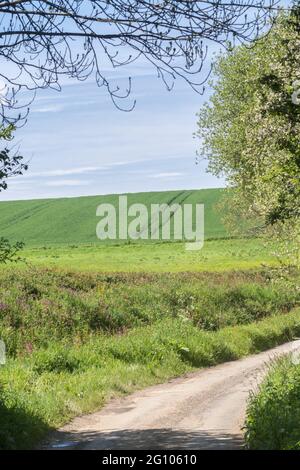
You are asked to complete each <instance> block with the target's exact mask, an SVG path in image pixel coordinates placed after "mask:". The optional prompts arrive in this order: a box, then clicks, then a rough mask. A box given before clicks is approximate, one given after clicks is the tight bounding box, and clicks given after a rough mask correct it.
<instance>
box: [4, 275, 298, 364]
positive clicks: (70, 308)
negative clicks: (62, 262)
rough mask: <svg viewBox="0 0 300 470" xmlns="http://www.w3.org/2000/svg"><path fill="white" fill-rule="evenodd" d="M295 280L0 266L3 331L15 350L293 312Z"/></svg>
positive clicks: (228, 323) (216, 325)
mask: <svg viewBox="0 0 300 470" xmlns="http://www.w3.org/2000/svg"><path fill="white" fill-rule="evenodd" d="M295 284H296V278H295V280H294V282H290V284H289V285H287V284H286V283H285V282H277V283H272V281H270V279H269V277H268V276H267V275H264V274H263V273H255V272H252V273H251V272H248V273H247V272H245V273H235V274H232V273H228V274H202V275H201V274H193V273H186V274H181V275H179V274H177V275H176V274H161V275H154V274H153V275H149V274H148V275H147V274H140V275H138V274H136V275H134V274H131V275H129V274H115V275H112V274H107V275H87V274H75V273H63V272H60V271H52V270H49V269H29V270H27V271H16V270H11V271H5V272H1V273H0V337H1V338H2V339H3V340H4V341H5V343H6V345H7V350H8V353H9V354H10V355H18V354H24V353H25V354H26V351H32V350H35V349H37V348H40V347H43V348H45V347H47V346H48V345H49V344H51V343H52V342H53V341H63V342H64V343H67V342H69V343H73V344H77V343H83V342H84V341H85V340H87V339H88V338H89V337H90V336H91V335H94V334H99V333H106V334H110V335H111V334H116V333H118V334H120V333H124V332H126V331H128V330H130V329H131V328H134V327H138V326H146V325H150V324H152V323H154V322H156V321H159V320H162V319H166V318H172V319H177V318H179V319H183V320H186V321H190V322H191V323H192V324H193V325H195V326H197V327H198V328H200V329H202V330H205V331H216V330H218V329H220V328H224V327H226V326H232V325H238V324H247V323H251V322H253V321H257V320H260V319H262V318H265V317H266V316H268V315H275V314H281V313H286V312H289V311H290V310H291V309H292V308H293V307H294V306H296V305H297V303H299V302H300V291H299V290H297V288H296V285H295Z"/></svg>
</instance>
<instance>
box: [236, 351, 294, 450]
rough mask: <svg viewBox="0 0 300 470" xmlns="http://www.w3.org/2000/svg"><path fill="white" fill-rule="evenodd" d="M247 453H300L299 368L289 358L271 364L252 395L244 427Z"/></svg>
mask: <svg viewBox="0 0 300 470" xmlns="http://www.w3.org/2000/svg"><path fill="white" fill-rule="evenodd" d="M245 430H246V435H245V437H246V442H247V445H248V447H249V448H250V449H262V450H264V449H265V450H299V449H300V365H299V357H298V358H297V361H296V363H295V362H294V361H293V358H292V357H287V358H283V359H280V360H279V361H277V362H276V363H274V364H273V365H272V367H271V369H270V371H269V373H268V375H267V377H266V379H265V380H264V382H263V383H262V385H261V386H260V387H259V390H258V392H257V394H256V395H252V396H251V399H250V402H249V406H248V409H247V418H246V423H245Z"/></svg>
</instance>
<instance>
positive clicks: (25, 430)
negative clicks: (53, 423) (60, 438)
mask: <svg viewBox="0 0 300 470" xmlns="http://www.w3.org/2000/svg"><path fill="white" fill-rule="evenodd" d="M0 423H1V426H0V450H16V449H29V448H31V447H32V446H33V445H34V444H35V443H36V442H37V441H38V440H40V439H41V438H42V437H43V436H45V435H47V434H49V432H50V431H51V430H52V428H50V427H49V426H48V425H47V423H45V421H44V420H43V419H41V418H40V417H38V416H36V415H35V414H34V413H31V412H29V411H27V410H24V409H22V408H20V407H16V406H14V407H11V408H9V407H6V406H5V405H4V404H3V403H1V401H0Z"/></svg>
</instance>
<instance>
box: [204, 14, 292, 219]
mask: <svg viewBox="0 0 300 470" xmlns="http://www.w3.org/2000/svg"><path fill="white" fill-rule="evenodd" d="M299 15H300V12H299V7H298V6H297V5H296V6H295V7H294V10H293V12H292V13H290V14H280V15H279V16H278V18H277V20H276V23H275V25H274V26H273V28H272V30H271V31H270V33H269V34H268V35H267V36H266V37H264V38H262V39H261V40H260V41H258V42H257V44H256V45H255V47H253V48H247V47H245V46H240V47H237V48H234V49H233V50H232V51H231V52H230V53H228V54H226V55H221V56H220V57H219V58H218V60H217V63H216V66H215V68H214V74H215V78H214V81H213V84H212V85H213V89H214V92H213V94H212V96H211V99H210V101H209V102H208V103H207V104H206V105H205V106H204V107H203V108H202V109H201V111H200V113H199V121H198V131H197V134H198V136H199V138H200V139H201V149H200V152H199V154H200V155H203V156H205V157H206V158H207V159H208V162H209V169H210V170H211V171H212V172H213V173H214V174H216V175H225V176H226V178H227V181H228V184H229V186H231V187H233V188H234V189H235V203H236V205H239V206H241V205H243V206H244V208H245V209H246V210H247V215H248V216H249V215H252V216H254V217H255V218H256V220H257V218H260V220H262V224H263V225H264V226H271V225H273V226H275V225H278V226H279V225H280V226H281V227H282V226H283V225H282V224H285V226H287V224H292V225H293V226H297V227H298V228H299V222H300V106H299V104H297V100H295V99H293V97H294V98H295V97H297V89H295V86H297V79H298V80H299V78H300V26H299V25H300V16H299ZM298 88H300V86H298Z"/></svg>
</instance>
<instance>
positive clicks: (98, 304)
mask: <svg viewBox="0 0 300 470" xmlns="http://www.w3.org/2000/svg"><path fill="white" fill-rule="evenodd" d="M221 193H222V191H220V190H203V191H200V192H199V194H195V192H193V191H192V192H189V191H186V192H168V193H163V194H162V193H151V195H145V194H143V197H144V200H145V202H147V201H148V202H147V203H149V204H150V202H153V200H154V199H155V198H157V199H156V201H158V202H161V197H162V195H163V196H164V197H165V201H168V202H172V201H174V200H177V201H180V200H181V201H187V200H191V198H194V200H197V201H198V202H199V199H201V200H202V202H203V201H204V199H205V198H206V199H205V201H206V212H205V214H206V216H205V217H206V240H205V244H204V248H203V249H202V250H200V251H193V252H188V251H186V250H185V246H184V243H183V242H161V241H156V242H151V243H144V242H135V243H132V242H130V243H128V242H125V241H120V240H116V241H114V243H112V242H109V243H99V242H97V241H96V242H95V226H96V222H97V220H96V217H95V208H96V206H97V202H98V203H99V198H98V197H91V198H75V199H64V200H51V201H17V202H11V203H1V204H0V215H1V224H0V225H1V227H2V228H3V230H2V228H1V230H2V235H3V236H7V237H8V238H9V239H10V240H12V241H13V240H23V241H25V242H26V245H25V248H24V250H23V251H22V252H21V253H20V255H21V257H22V260H21V261H19V262H18V263H16V264H13V265H4V266H2V267H1V269H0V338H1V339H3V340H4V342H5V344H6V349H7V363H6V364H5V365H4V366H0V384H1V387H0V422H1V429H0V448H3V449H19V448H31V447H33V446H35V445H37V443H39V442H40V440H41V439H43V438H44V437H45V436H46V435H47V433H48V432H49V431H51V430H52V429H55V428H57V427H58V426H60V425H62V424H64V423H65V422H67V421H68V420H69V419H71V418H72V417H74V416H76V415H79V414H81V413H86V412H89V411H92V410H95V409H98V408H99V407H101V406H103V404H104V403H106V402H107V401H108V400H109V399H110V398H112V397H115V396H120V395H122V394H124V393H129V392H130V391H133V390H136V389H138V388H141V387H144V386H147V385H150V384H154V383H158V382H162V381H165V380H167V379H169V378H171V377H176V376H179V375H181V374H184V373H186V372H189V371H192V370H195V369H196V368H199V367H205V366H212V365H215V364H218V363H220V362H223V361H227V360H233V359H237V358H240V357H243V356H245V355H247V354H250V353H255V352H258V351H261V350H264V349H268V348H271V347H273V346H275V345H277V344H280V343H283V342H285V341H288V340H291V339H293V338H294V337H295V336H298V335H299V334H300V312H299V302H300V291H299V272H298V271H297V270H296V269H293V268H292V267H290V269H289V270H288V271H282V270H281V269H280V266H279V264H278V260H277V258H276V257H275V256H274V251H276V247H275V246H274V244H273V243H271V242H269V243H266V242H265V240H263V239H259V238H239V239H238V238H233V237H232V236H230V234H229V233H228V232H226V229H225V227H224V226H223V224H222V221H221V216H220V214H219V213H218V212H216V209H215V205H216V203H217V202H218V201H219V200H220V197H221ZM137 196H138V197H137ZM200 196H201V197H200ZM114 197H115V199H116V197H117V196H114ZM130 197H131V198H132V201H137V199H138V198H140V197H141V195H130ZM107 198H108V200H110V201H112V199H113V196H107ZM189 198H190V199H189ZM195 198H196V199H195ZM101 202H102V198H101ZM73 222H74V224H73ZM75 229H76V230H75ZM22 237H23V238H22Z"/></svg>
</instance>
